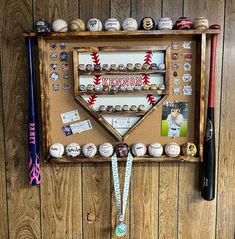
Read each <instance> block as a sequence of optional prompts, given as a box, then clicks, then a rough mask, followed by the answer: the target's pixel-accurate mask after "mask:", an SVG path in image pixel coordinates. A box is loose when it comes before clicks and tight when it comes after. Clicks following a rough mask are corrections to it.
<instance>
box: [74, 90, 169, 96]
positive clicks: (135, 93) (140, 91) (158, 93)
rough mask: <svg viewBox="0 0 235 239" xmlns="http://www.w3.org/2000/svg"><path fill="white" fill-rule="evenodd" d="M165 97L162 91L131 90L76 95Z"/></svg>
mask: <svg viewBox="0 0 235 239" xmlns="http://www.w3.org/2000/svg"><path fill="white" fill-rule="evenodd" d="M145 94H146V95H148V94H153V95H165V94H166V91H162V90H132V91H128V90H126V91H79V92H78V94H77V95H145Z"/></svg>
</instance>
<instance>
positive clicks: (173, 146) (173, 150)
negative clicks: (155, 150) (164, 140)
mask: <svg viewBox="0 0 235 239" xmlns="http://www.w3.org/2000/svg"><path fill="white" fill-rule="evenodd" d="M165 153H166V154H167V155H168V156H169V157H173V158H175V157H177V156H179V154H180V146H179V145H178V144H177V143H174V142H172V143H169V144H167V145H166V146H165Z"/></svg>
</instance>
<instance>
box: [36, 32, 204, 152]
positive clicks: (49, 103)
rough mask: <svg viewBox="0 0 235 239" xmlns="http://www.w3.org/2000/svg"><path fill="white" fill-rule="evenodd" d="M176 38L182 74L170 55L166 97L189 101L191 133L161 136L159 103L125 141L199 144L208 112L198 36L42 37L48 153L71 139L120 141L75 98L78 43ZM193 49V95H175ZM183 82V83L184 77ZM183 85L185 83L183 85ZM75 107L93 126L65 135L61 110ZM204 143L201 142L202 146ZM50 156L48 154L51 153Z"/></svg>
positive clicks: (156, 41)
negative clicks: (204, 108)
mask: <svg viewBox="0 0 235 239" xmlns="http://www.w3.org/2000/svg"><path fill="white" fill-rule="evenodd" d="M173 41H177V42H178V43H179V50H172V48H171V53H173V52H177V53H178V54H179V59H178V60H177V61H176V62H178V63H179V65H180V67H179V69H178V70H177V72H178V76H177V77H174V76H173V69H172V62H173V60H172V59H170V63H169V64H168V65H169V66H170V69H169V75H170V78H169V80H168V82H167V84H168V95H167V97H166V98H165V101H169V102H172V101H177V102H188V104H189V111H188V134H187V137H179V138H174V139H172V138H169V137H163V136H161V119H162V105H160V106H158V107H157V108H156V110H154V111H153V112H152V113H151V114H150V115H148V116H147V117H146V118H145V119H144V121H143V122H141V124H140V125H139V126H138V127H136V128H135V130H133V131H132V132H131V133H130V135H129V136H128V137H127V138H126V140H125V142H126V143H128V144H129V145H131V144H134V143H137V142H142V143H145V144H146V145H148V144H150V143H153V142H159V143H161V144H162V145H165V144H167V143H169V142H172V141H174V142H176V143H178V144H179V145H182V144H184V143H186V142H194V143H195V144H196V145H197V146H198V144H199V136H201V134H202V132H199V122H200V121H201V120H202V119H203V117H204V115H203V114H200V116H199V112H200V105H201V103H202V96H200V94H199V93H198V89H200V80H199V76H200V73H199V72H200V69H201V68H200V64H201V62H200V59H201V58H200V49H198V43H197V41H198V40H196V39H194V38H190V37H186V36H185V37H184V38H179V37H178V38H176V39H172V38H171V39H164V40H163V39H162V38H160V39H156V38H131V39H128V40H127V39H125V41H122V40H121V38H120V40H117V39H108V38H107V39H106V40H104V39H102V41H101V40H99V39H90V40H89V39H88V40H86V41H85V42H84V41H82V40H79V39H77V40H76V41H70V40H66V39H65V40H64V41H58V40H44V39H43V37H41V38H40V37H39V52H40V72H41V76H40V84H41V98H42V127H43V147H44V152H45V153H46V155H47V151H48V148H49V146H50V145H51V144H53V143H56V142H59V143H62V144H63V145H67V144H68V143H72V142H77V143H78V144H80V145H82V144H85V143H88V142H93V143H95V144H96V145H100V144H102V143H105V142H110V143H112V144H114V145H115V144H116V143H118V141H117V140H116V139H115V138H114V137H113V136H112V135H111V134H110V133H109V132H108V131H107V130H106V129H105V128H104V127H102V125H100V124H99V123H98V122H97V120H96V119H95V118H94V117H93V116H92V115H91V114H90V113H89V112H87V110H85V109H84V108H83V107H82V106H81V105H80V104H79V103H78V102H77V101H76V100H75V98H74V92H73V60H72V51H73V48H78V47H112V46H116V47H122V46H123V44H125V47H127V48H128V46H129V47H132V46H143V47H148V46H149V47H151V46H171V44H172V42H173ZM184 41H191V49H188V50H187V49H184V48H183V44H184ZM62 42H63V43H66V45H67V46H66V48H65V49H63V50H62V49H61V47H60V44H61V43H62ZM51 43H56V49H51V47H50V44H51ZM62 51H66V52H67V53H68V65H69V72H68V75H69V78H68V79H63V75H64V72H63V71H62V69H61V64H62V62H61V61H60V59H59V56H60V53H61V52H62ZM53 52H54V53H56V54H57V59H55V60H52V59H51V58H50V54H51V53H53ZM187 52H190V53H192V60H191V61H190V63H191V71H190V73H191V75H192V83H191V85H192V89H193V91H192V96H185V95H178V96H175V95H173V87H174V86H173V79H174V78H178V79H181V78H182V76H183V74H184V73H185V72H184V69H183V64H184V63H185V60H184V57H183V55H182V53H187ZM52 63H55V64H57V70H56V72H57V73H58V74H59V76H60V78H59V79H58V80H57V81H56V84H58V85H59V91H53V84H55V81H52V80H51V79H50V75H51V73H52V72H53V71H52V70H51V68H50V64H52ZM180 82H181V83H180V84H183V82H182V80H181V81H180ZM64 83H67V84H68V83H69V84H71V88H70V89H67V90H64V89H63V84H64ZM180 86H181V87H182V85H180ZM72 110H78V111H79V115H80V120H79V121H83V120H87V119H89V120H90V121H91V124H92V130H89V131H86V132H82V133H81V134H76V135H71V136H65V134H64V132H63V129H62V127H63V124H62V121H61V117H60V114H61V113H65V112H68V111H72ZM200 147H201V146H200ZM47 156H48V155H47Z"/></svg>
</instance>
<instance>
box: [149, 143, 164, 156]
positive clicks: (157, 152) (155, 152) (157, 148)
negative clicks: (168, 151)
mask: <svg viewBox="0 0 235 239" xmlns="http://www.w3.org/2000/svg"><path fill="white" fill-rule="evenodd" d="M148 152H149V154H150V155H151V156H153V157H160V156H161V155H162V153H163V147H162V145H161V144H159V143H153V144H150V145H149V147H148Z"/></svg>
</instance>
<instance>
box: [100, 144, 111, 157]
mask: <svg viewBox="0 0 235 239" xmlns="http://www.w3.org/2000/svg"><path fill="white" fill-rule="evenodd" d="M99 153H100V155H101V156H103V157H111V156H112V155H113V145H112V144H110V143H104V144H101V145H100V147H99Z"/></svg>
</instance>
